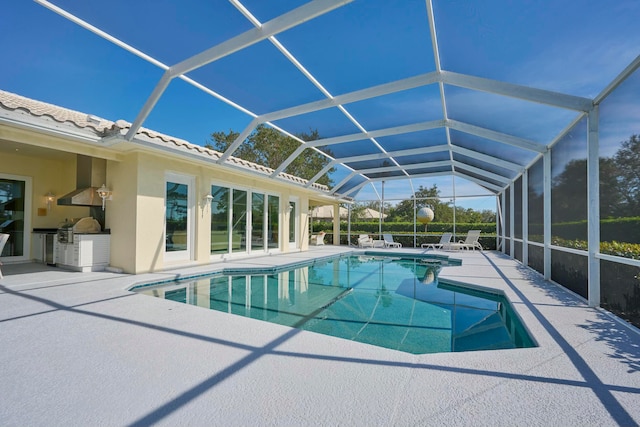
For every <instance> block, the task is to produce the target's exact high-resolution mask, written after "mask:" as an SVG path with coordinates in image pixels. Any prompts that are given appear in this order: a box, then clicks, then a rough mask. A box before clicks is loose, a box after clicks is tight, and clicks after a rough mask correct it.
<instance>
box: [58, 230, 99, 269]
mask: <svg viewBox="0 0 640 427" xmlns="http://www.w3.org/2000/svg"><path fill="white" fill-rule="evenodd" d="M110 238H111V236H110V235H109V234H74V235H73V243H58V251H57V264H58V265H59V266H61V267H66V268H70V269H72V270H78V271H100V270H104V268H105V267H106V266H108V265H109V250H110Z"/></svg>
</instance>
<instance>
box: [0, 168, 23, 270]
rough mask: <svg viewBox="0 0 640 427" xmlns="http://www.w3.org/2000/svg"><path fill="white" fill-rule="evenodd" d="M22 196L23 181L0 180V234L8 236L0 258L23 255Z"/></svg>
mask: <svg viewBox="0 0 640 427" xmlns="http://www.w3.org/2000/svg"><path fill="white" fill-rule="evenodd" d="M24 195H25V182H24V181H18V180H12V179H3V178H0V233H2V234H8V235H9V240H8V241H7V243H6V244H5V246H4V249H2V253H0V257H3V258H4V257H18V256H19V257H21V256H24V255H25V253H24V249H25V247H24V246H25V245H24V242H25V233H24V230H25V208H24V204H25V198H24Z"/></svg>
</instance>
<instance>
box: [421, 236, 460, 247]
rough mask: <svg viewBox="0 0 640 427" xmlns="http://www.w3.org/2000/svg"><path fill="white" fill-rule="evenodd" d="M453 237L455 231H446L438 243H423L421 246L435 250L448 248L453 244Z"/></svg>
mask: <svg viewBox="0 0 640 427" xmlns="http://www.w3.org/2000/svg"><path fill="white" fill-rule="evenodd" d="M452 237H453V233H444V234H443V235H442V237H440V241H439V242H438V243H423V244H421V245H420V247H421V248H426V249H433V250H436V249H446V248H447V247H449V245H450V244H451V238H452Z"/></svg>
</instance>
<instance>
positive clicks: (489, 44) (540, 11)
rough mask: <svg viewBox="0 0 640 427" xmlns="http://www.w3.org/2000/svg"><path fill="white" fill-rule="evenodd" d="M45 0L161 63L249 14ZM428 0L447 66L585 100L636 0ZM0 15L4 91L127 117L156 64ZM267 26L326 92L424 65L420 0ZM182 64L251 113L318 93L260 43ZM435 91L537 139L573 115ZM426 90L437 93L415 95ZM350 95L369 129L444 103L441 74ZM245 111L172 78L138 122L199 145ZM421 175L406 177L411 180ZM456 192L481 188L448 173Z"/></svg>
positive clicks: (143, 95)
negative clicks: (416, 84) (412, 84)
mask: <svg viewBox="0 0 640 427" xmlns="http://www.w3.org/2000/svg"><path fill="white" fill-rule="evenodd" d="M53 3H54V4H56V5H58V6H60V7H62V8H64V9H66V10H68V11H69V12H71V13H74V14H76V15H77V16H78V17H80V18H82V19H84V20H86V21H88V22H89V23H90V24H92V25H95V26H97V27H98V28H100V29H101V30H104V31H106V32H109V33H110V34H112V35H113V36H115V37H117V38H119V39H121V40H122V41H124V42H126V43H128V44H130V45H132V46H133V47H135V48H137V49H139V50H141V51H142V52H144V53H146V54H148V55H151V56H153V57H154V58H155V59H157V60H158V61H161V62H163V63H165V64H167V65H172V64H175V63H177V62H180V61H181V60H184V59H186V58H188V57H189V56H191V55H193V54H196V53H198V52H200V51H202V50H204V49H206V48H208V47H211V46H214V45H216V44H219V43H221V42H222V41H224V40H226V39H228V38H230V37H233V36H235V35H238V34H240V33H242V32H244V31H247V30H249V29H251V28H252V25H251V24H250V23H249V21H248V20H247V19H246V18H245V17H244V16H242V14H241V13H240V12H239V11H238V10H237V9H236V8H235V7H234V6H233V5H232V4H231V3H230V2H229V1H226V0H215V1H212V0H185V1H180V2H176V1H170V0H158V1H154V2H148V1H133V2H131V1H124V0H102V1H99V0H95V1H81V2H79V1H74V0H56V1H54V2H53ZM304 3H305V2H304V1H300V0H298V1H290V0H281V1H277V2H264V1H263V0H250V1H245V2H244V5H245V6H246V7H247V9H248V10H249V11H251V12H252V13H253V14H254V15H255V16H256V18H257V19H259V20H260V21H261V22H263V23H264V22H266V21H268V20H269V19H272V18H273V17H275V16H276V15H277V14H279V13H284V12H286V11H287V10H290V9H292V8H294V7H296V6H299V5H302V4H304ZM433 8H434V13H435V23H436V31H437V34H438V44H439V48H440V59H441V64H442V68H443V69H445V70H449V71H455V72H458V73H464V74H470V75H473V76H479V77H485V78H490V79H496V80H503V81H507V82H511V83H516V84H521V85H530V86H533V87H537V88H541V89H547V90H552V91H558V92H563V93H568V94H572V95H577V96H583V97H590V98H593V97H595V96H596V95H597V94H598V93H599V92H600V91H601V90H602V89H604V87H605V86H606V85H607V84H608V83H609V82H610V81H611V80H612V79H613V78H614V77H615V76H616V75H617V74H618V73H620V72H621V71H622V69H624V67H626V66H627V65H628V64H629V63H630V62H631V61H632V60H633V59H634V58H635V57H636V56H638V54H640V31H637V30H636V29H635V28H636V27H637V23H638V22H639V21H640V19H639V18H640V1H637V0H621V1H616V2H603V1H601V0H567V1H557V0H544V1H542V0H540V1H533V0H530V1H529V0H522V1H507V0H504V1H498V0H487V1H482V2H478V1H472V0H446V1H444V0H434V1H433ZM0 29H2V31H0V52H2V57H3V62H4V66H3V67H0V89H2V90H7V91H10V92H14V93H18V94H20V95H23V96H27V97H30V98H34V99H38V100H42V101H45V102H51V103H54V104H57V105H60V106H63V107H66V108H71V109H74V110H78V111H82V112H87V113H91V114H95V115H98V116H101V117H104V118H106V119H109V120H118V119H124V120H127V121H130V122H131V121H133V120H134V119H135V117H136V115H137V114H138V112H139V110H140V108H141V107H142V105H143V104H144V102H145V100H146V99H147V97H148V96H149V94H150V93H151V91H152V90H153V88H154V86H155V85H156V83H157V81H158V80H159V78H160V76H161V75H162V72H163V71H162V70H161V69H160V68H158V67H157V66H155V65H153V64H150V63H149V62H147V61H145V60H143V59H140V58H138V57H136V56H135V55H133V54H131V53H129V52H126V51H124V50H123V49H121V48H119V47H117V46H115V45H114V44H113V43H111V42H109V41H106V40H104V39H103V38H101V37H98V36H97V35H95V34H92V33H91V32H89V31H87V30H86V29H83V28H81V27H79V26H78V25H76V24H74V23H72V22H70V21H68V20H66V19H65V18H63V17H61V16H59V15H57V14H56V13H54V12H52V11H50V10H48V9H47V8H45V7H43V6H41V5H39V4H38V3H36V2H34V1H12V2H10V3H8V4H6V5H4V6H3V13H2V14H0ZM278 40H279V41H280V42H281V43H282V44H283V45H284V46H285V47H286V48H287V49H288V50H289V51H290V52H291V53H292V54H294V55H295V56H296V58H297V59H298V60H299V61H300V62H301V63H302V64H303V65H304V66H305V67H306V68H307V69H308V70H309V71H310V72H311V73H312V74H313V75H314V76H315V77H316V78H317V79H318V80H319V81H320V83H321V84H322V85H323V87H324V88H325V89H326V90H327V91H328V92H329V93H330V94H331V95H334V96H335V95H340V94H343V93H348V92H351V91H355V90H359V89H363V88H366V87H370V86H372V85H377V84H382V83H387V82H390V81H394V80H397V79H402V78H407V77H411V76H415V75H419V74H423V73H427V72H430V71H434V69H435V59H434V55H433V49H432V41H431V36H430V34H429V28H428V25H427V15H426V9H425V1H424V0H403V1H398V2H389V1H388V0H367V1H365V0H357V1H354V2H353V3H351V4H349V5H347V6H344V7H342V8H340V9H337V10H335V11H333V12H330V13H328V14H327V15H325V16H321V17H319V18H316V19H313V20H311V21H309V22H306V23H304V24H303V25H301V26H299V27H297V28H294V29H292V30H289V31H286V32H284V33H282V34H281V35H279V36H278ZM190 77H192V78H194V79H195V80H197V81H198V82H201V83H202V84H205V85H207V86H209V87H211V88H212V89H213V90H215V91H217V92H218V93H220V94H221V95H223V96H226V97H229V98H230V99H232V100H233V101H235V102H238V103H240V104H241V105H243V106H244V107H245V108H247V109H248V110H250V111H252V112H254V113H255V114H263V113H266V112H270V111H274V110H279V109H282V108H286V107H290V106H294V105H298V104H301V103H305V102H310V101H315V100H318V99H323V98H324V95H322V93H321V91H320V90H319V89H318V88H317V87H315V86H314V85H313V84H312V83H310V82H309V81H308V80H307V79H306V78H304V77H303V76H302V75H301V74H300V72H299V71H298V70H297V69H296V68H295V67H294V66H293V65H292V64H291V63H290V62H289V61H287V60H286V59H285V58H284V57H283V56H282V55H281V54H280V53H279V52H278V51H277V50H276V48H275V47H274V46H273V45H272V44H271V43H269V42H266V41H265V42H262V43H258V44H256V45H254V46H251V47H250V48H247V49H246V50H245V51H241V52H238V53H235V54H233V55H230V56H228V57H226V58H223V59H221V60H219V61H217V62H215V63H212V64H209V65H207V66H205V67H203V68H201V69H199V70H196V71H194V72H192V73H191V74H190ZM444 90H445V94H446V96H447V106H448V115H449V117H450V118H453V119H456V120H461V121H465V122H468V123H471V124H476V125H478V126H484V127H487V128H490V129H494V130H498V131H501V132H506V133H509V134H513V135H516V136H520V137H525V138H528V139H530V140H533V141H536V142H540V143H542V144H545V143H549V142H550V141H551V140H552V139H553V138H554V137H555V136H556V135H557V134H558V132H560V131H561V130H562V129H563V128H564V127H565V126H566V125H567V124H568V123H569V122H570V121H571V120H572V119H573V118H574V117H575V113H574V112H571V111H566V110H561V109H558V108H553V107H548V106H542V105H537V104H531V103H527V102H524V101H519V100H515V99H510V98H505V97H501V96H497V95H492V94H488V93H482V92H474V91H470V90H468V89H462V88H456V87H453V86H446V87H445V89H444ZM428 93H431V95H434V96H431V97H429V98H427V99H425V97H424V95H425V94H428ZM347 108H348V109H349V112H350V113H352V115H353V116H354V117H355V118H356V120H357V121H358V122H359V123H360V124H361V125H362V126H364V127H365V128H366V129H367V130H372V129H376V128H380V127H383V126H384V127H386V126H398V125H402V124H405V123H407V122H412V121H420V120H433V119H434V118H441V117H442V106H441V103H440V100H439V90H438V87H437V86H436V85H433V86H427V87H423V88H420V89H419V90H415V91H407V92H406V93H398V94H394V95H391V96H389V98H386V99H385V98H380V99H372V100H367V101H362V102H360V103H354V104H353V105H347ZM250 120H251V116H249V115H247V114H245V113H243V112H241V111H238V110H236V109H234V108H232V107H230V106H229V105H227V104H225V103H223V102H221V101H220V100H218V99H215V98H213V97H211V96H209V95H207V94H205V93H203V92H201V91H200V90H197V89H196V88H194V87H193V86H191V85H189V84H187V83H185V82H184V81H182V80H180V79H174V80H173V81H172V83H171V84H170V86H169V88H168V89H167V91H166V92H165V93H164V95H163V96H162V98H161V99H160V101H159V103H158V105H157V106H156V108H155V109H154V111H153V112H152V114H151V115H150V116H149V118H148V119H147V120H146V122H145V123H144V126H145V127H148V128H151V129H154V130H157V131H159V132H164V133H167V134H170V135H173V136H176V137H179V138H183V139H186V140H188V141H190V142H192V143H195V144H204V143H206V142H207V140H208V135H209V134H210V133H211V132H214V131H228V130H230V129H233V130H236V131H241V130H242V129H244V128H245V127H246V126H247V125H248V123H249V122H250ZM277 124H278V125H282V126H286V127H287V129H288V130H291V131H292V132H301V131H302V132H304V131H308V130H309V129H310V128H318V129H319V131H320V133H321V135H322V136H323V137H331V136H336V135H341V134H348V133H355V132H357V131H358V129H357V127H356V126H355V125H354V124H353V123H351V122H350V121H349V120H347V119H346V118H345V117H344V115H343V114H342V113H341V112H339V111H333V110H327V111H323V112H318V113H314V114H309V115H304V116H301V117H293V118H289V119H285V120H282V121H281V123H277ZM514 155H516V153H514ZM341 176H344V173H343V175H340V174H338V175H337V176H336V177H335V180H336V181H339V180H340V179H341ZM450 182H451V178H448V177H441V178H440V177H438V178H432V179H429V180H425V181H424V185H425V186H430V185H431V184H429V183H438V186H439V188H442V189H443V194H445V193H446V192H448V191H449V187H451V184H450ZM422 183H423V181H422V180H416V182H414V187H415V188H416V189H417V187H418V186H419V185H421V184H422ZM367 187H369V186H367ZM386 189H387V190H386V191H387V192H388V193H389V194H398V195H400V197H404V196H405V194H406V196H407V197H408V196H409V195H410V186H408V185H407V183H403V182H401V181H389V182H388V183H387V187H386ZM474 189H475V190H474ZM456 191H458V192H462V194H469V193H470V192H473V191H479V188H478V186H477V185H476V184H473V183H469V182H468V181H465V180H461V179H457V180H456ZM368 194H370V195H372V196H375V192H374V191H372V189H367V188H365V189H363V191H362V192H361V194H360V196H359V198H368V197H369V196H368Z"/></svg>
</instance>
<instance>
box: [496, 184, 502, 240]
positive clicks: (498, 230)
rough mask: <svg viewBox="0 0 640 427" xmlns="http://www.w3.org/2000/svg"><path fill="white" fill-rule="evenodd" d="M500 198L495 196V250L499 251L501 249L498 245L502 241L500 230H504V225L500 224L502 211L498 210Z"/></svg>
mask: <svg viewBox="0 0 640 427" xmlns="http://www.w3.org/2000/svg"><path fill="white" fill-rule="evenodd" d="M500 197H501V196H499V195H496V250H499V251H501V250H503V247H502V246H501V244H500V242H501V241H502V240H501V235H500V230H501V229H502V228H504V224H503V222H502V209H500Z"/></svg>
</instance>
